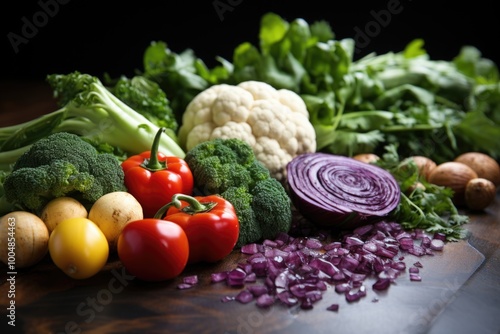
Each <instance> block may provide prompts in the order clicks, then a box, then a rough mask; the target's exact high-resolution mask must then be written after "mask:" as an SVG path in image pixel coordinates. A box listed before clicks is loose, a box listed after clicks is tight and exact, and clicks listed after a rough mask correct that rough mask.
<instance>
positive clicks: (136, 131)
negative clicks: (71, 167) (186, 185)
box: [0, 71, 185, 170]
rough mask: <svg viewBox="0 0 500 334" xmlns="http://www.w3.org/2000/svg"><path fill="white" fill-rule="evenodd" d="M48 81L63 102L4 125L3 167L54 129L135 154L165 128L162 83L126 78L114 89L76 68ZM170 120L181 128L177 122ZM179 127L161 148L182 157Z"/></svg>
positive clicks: (1, 133)
mask: <svg viewBox="0 0 500 334" xmlns="http://www.w3.org/2000/svg"><path fill="white" fill-rule="evenodd" d="M47 82H48V83H49V84H50V85H51V87H52V88H53V91H54V96H55V98H57V100H58V102H59V104H60V105H61V107H60V108H59V109H58V110H56V111H53V112H50V113H48V114H46V115H43V116H40V117H38V118H36V119H34V120H31V121H28V122H25V123H21V124H17V125H12V126H7V127H3V128H0V161H2V164H1V165H0V168H2V169H3V170H9V168H11V167H12V164H13V163H14V162H15V161H16V160H17V159H18V158H19V157H20V155H21V154H23V153H24V152H26V151H27V150H28V149H29V148H30V146H31V145H32V144H33V143H34V142H36V141H37V140H39V139H42V138H45V137H47V136H48V135H50V134H52V133H57V132H69V133H73V134H76V135H78V136H80V137H82V138H85V139H87V140H88V141H89V142H90V143H92V144H93V145H99V144H105V145H110V146H111V147H115V148H118V149H119V150H122V151H123V152H125V153H126V154H128V155H130V154H139V153H142V152H143V151H148V150H149V149H150V148H151V143H152V141H153V138H154V136H155V135H156V133H157V132H158V129H159V128H160V127H163V124H162V123H161V122H160V118H161V117H162V116H161V115H160V113H159V110H161V109H162V107H165V106H166V105H168V104H167V102H166V97H165V95H164V94H161V92H159V91H160V90H161V89H160V87H159V86H158V85H157V84H155V83H153V82H150V81H148V80H146V79H144V80H142V79H140V78H136V79H131V81H130V82H128V83H127V81H126V80H125V79H123V78H122V79H120V81H119V82H121V83H116V86H114V87H115V88H108V87H106V86H105V85H104V84H103V83H102V82H101V81H100V80H99V78H97V77H95V76H91V75H89V74H82V73H80V72H77V71H75V72H72V73H70V74H67V75H62V74H51V75H48V76H47ZM155 89H156V90H157V91H156V93H155ZM112 91H116V92H117V94H118V95H120V96H122V97H123V99H124V100H121V99H120V98H118V97H117V96H116V95H114V94H113V93H112ZM131 105H132V106H133V107H131ZM141 106H142V107H143V108H140V107H141ZM133 108H136V109H133ZM141 111H142V112H143V113H144V114H142V113H141ZM164 111H165V110H164ZM165 112H166V113H168V112H167V111H165ZM152 115H156V116H157V117H158V118H154V117H153V116H152ZM148 117H149V118H148ZM155 122H156V123H155ZM158 124H160V125H158ZM170 124H171V125H172V126H174V129H176V126H177V125H176V124H177V123H173V122H171V123H170ZM174 129H171V130H172V131H170V135H167V134H165V135H163V137H162V140H161V142H160V147H159V150H160V152H162V153H164V154H166V155H173V156H178V157H181V158H183V157H184V155H185V152H184V150H183V149H182V148H181V147H180V146H179V145H178V143H177V139H176V138H175V136H174V135H173V132H174V131H175V130H174Z"/></svg>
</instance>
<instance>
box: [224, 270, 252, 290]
mask: <svg viewBox="0 0 500 334" xmlns="http://www.w3.org/2000/svg"><path fill="white" fill-rule="evenodd" d="M246 276H247V274H246V273H245V271H244V270H242V269H241V268H236V269H233V270H231V271H230V272H229V273H228V274H227V284H228V285H229V286H242V285H243V284H244V282H245V277H246Z"/></svg>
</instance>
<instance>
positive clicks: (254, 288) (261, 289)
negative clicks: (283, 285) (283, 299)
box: [247, 285, 269, 297]
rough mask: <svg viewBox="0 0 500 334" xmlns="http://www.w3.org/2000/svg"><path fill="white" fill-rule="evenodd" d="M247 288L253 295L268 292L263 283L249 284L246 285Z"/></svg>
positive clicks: (257, 295)
mask: <svg viewBox="0 0 500 334" xmlns="http://www.w3.org/2000/svg"><path fill="white" fill-rule="evenodd" d="M247 290H248V291H249V292H250V293H251V294H252V295H254V296H255V297H259V296H262V295H263V294H265V293H268V292H269V290H268V288H267V286H265V285H250V286H249V287H247Z"/></svg>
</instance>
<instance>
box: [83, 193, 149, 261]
mask: <svg viewBox="0 0 500 334" xmlns="http://www.w3.org/2000/svg"><path fill="white" fill-rule="evenodd" d="M88 218H89V219H90V220H91V221H93V222H94V223H95V224H96V225H97V226H99V228H100V229H101V231H102V232H103V233H104V235H105V236H106V239H107V240H108V242H109V249H110V251H115V250H116V245H117V242H118V237H119V236H120V233H121V231H122V230H123V228H124V227H125V225H127V224H128V223H130V222H131V221H134V220H140V219H143V218H144V213H143V210H142V206H141V204H140V203H139V201H137V199H136V198H135V197H134V196H133V195H132V194H130V193H129V192H126V191H115V192H111V193H108V194H106V195H104V196H102V197H101V198H99V199H98V200H97V201H96V202H95V203H94V204H93V205H92V207H91V208H90V209H89V216H88Z"/></svg>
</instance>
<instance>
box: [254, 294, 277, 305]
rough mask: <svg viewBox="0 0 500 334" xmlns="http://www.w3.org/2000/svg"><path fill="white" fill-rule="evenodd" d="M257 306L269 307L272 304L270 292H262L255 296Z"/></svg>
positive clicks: (272, 298) (272, 299)
mask: <svg viewBox="0 0 500 334" xmlns="http://www.w3.org/2000/svg"><path fill="white" fill-rule="evenodd" d="M255 304H256V305H257V306H258V307H269V306H271V305H273V304H274V297H273V296H271V295H270V294H267V293H265V294H263V295H261V296H259V297H258V298H257V301H256V303H255Z"/></svg>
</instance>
